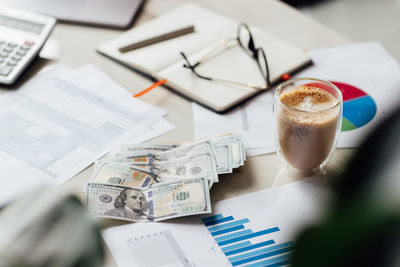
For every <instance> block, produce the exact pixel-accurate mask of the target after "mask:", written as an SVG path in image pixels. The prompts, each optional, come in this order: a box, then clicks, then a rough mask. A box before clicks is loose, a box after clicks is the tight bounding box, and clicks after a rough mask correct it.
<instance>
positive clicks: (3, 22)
mask: <svg viewBox="0 0 400 267" xmlns="http://www.w3.org/2000/svg"><path fill="white" fill-rule="evenodd" d="M0 26H5V27H8V28H13V29H17V30H21V31H25V32H30V33H35V34H40V32H41V31H42V30H43V27H44V25H43V24H39V23H36V22H32V21H27V20H22V19H16V18H11V17H7V16H3V15H0Z"/></svg>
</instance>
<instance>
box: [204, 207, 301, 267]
mask: <svg viewBox="0 0 400 267" xmlns="http://www.w3.org/2000/svg"><path fill="white" fill-rule="evenodd" d="M202 221H203V223H204V225H205V226H206V227H207V229H208V231H209V232H210V234H211V236H212V237H213V238H214V240H215V241H216V242H217V244H218V246H219V247H220V248H221V250H222V251H223V253H224V254H225V256H226V257H228V260H229V261H230V263H231V264H232V266H249V267H250V266H251V267H260V266H271V267H272V266H285V265H287V264H288V263H289V260H290V256H291V251H292V249H293V245H294V243H293V241H288V242H282V243H277V242H276V241H275V240H274V238H273V233H275V232H279V231H280V229H279V227H277V226H275V227H271V228H266V229H262V230H257V231H254V230H252V229H250V228H249V227H247V226H246V224H248V223H249V222H250V220H249V219H248V218H244V219H235V218H234V217H233V216H224V215H222V214H216V215H212V216H209V217H205V218H202Z"/></svg>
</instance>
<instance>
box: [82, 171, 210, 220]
mask: <svg viewBox="0 0 400 267" xmlns="http://www.w3.org/2000/svg"><path fill="white" fill-rule="evenodd" d="M86 204H87V207H88V210H89V211H90V212H91V213H92V214H94V215H96V216H99V217H106V218H113V219H119V220H127V221H133V222H146V221H161V220H166V219H170V218H175V217H182V216H187V215H193V214H204V213H210V212H211V202H210V194H209V191H208V185H207V179H205V178H191V179H182V180H175V181H170V182H164V183H160V184H155V185H153V186H149V187H147V188H142V189H135V188H130V187H126V186H118V185H110V184H101V183H88V184H87V190H86Z"/></svg>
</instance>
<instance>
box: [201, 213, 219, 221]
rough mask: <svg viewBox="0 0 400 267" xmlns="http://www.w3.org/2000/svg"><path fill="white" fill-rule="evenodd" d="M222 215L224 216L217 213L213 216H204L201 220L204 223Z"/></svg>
mask: <svg viewBox="0 0 400 267" xmlns="http://www.w3.org/2000/svg"><path fill="white" fill-rule="evenodd" d="M222 217H224V216H222V214H216V215H213V216H209V217H205V218H202V219H201V221H202V222H203V223H206V222H210V221H214V220H217V219H220V218H222Z"/></svg>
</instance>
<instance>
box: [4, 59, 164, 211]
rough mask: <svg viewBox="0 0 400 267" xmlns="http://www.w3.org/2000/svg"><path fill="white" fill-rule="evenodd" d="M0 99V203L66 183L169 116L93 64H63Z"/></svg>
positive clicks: (162, 126)
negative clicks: (38, 188)
mask: <svg viewBox="0 0 400 267" xmlns="http://www.w3.org/2000/svg"><path fill="white" fill-rule="evenodd" d="M0 104H1V106H0V122H1V128H0V160H1V162H2V165H1V167H0V181H1V182H2V184H3V186H2V189H1V191H0V192H1V194H0V205H2V204H4V203H5V202H7V201H9V200H10V199H11V198H13V197H14V196H15V195H17V194H19V193H22V192H23V191H24V190H27V189H29V188H32V187H34V186H38V185H40V184H42V183H52V184H61V183H63V182H65V181H66V180H68V179H70V178H72V177H73V176H74V175H75V174H77V173H78V172H80V171H81V170H83V169H84V168H86V167H87V166H89V165H90V164H91V163H92V162H93V161H95V160H96V159H97V158H99V157H100V156H102V155H103V154H105V153H106V152H108V151H110V150H112V149H113V148H114V147H116V146H117V145H119V144H121V143H122V142H126V141H129V138H131V137H132V136H133V135H134V134H135V133H137V134H138V135H139V134H140V133H141V131H142V130H145V129H146V128H147V131H149V129H148V128H149V126H150V125H151V124H152V123H155V122H158V123H162V122H160V119H162V116H163V115H165V112H164V111H163V110H161V109H159V108H156V107H153V106H151V105H149V104H147V103H144V102H143V101H140V100H138V99H135V98H133V97H132V96H131V95H130V94H129V93H128V92H127V91H126V90H124V89H123V88H122V87H120V86H119V85H118V84H116V83H115V82H113V81H112V80H111V79H109V78H108V77H107V76H106V75H104V74H103V73H101V72H100V71H99V70H97V69H96V68H94V67H93V66H86V67H83V68H81V69H77V70H70V69H68V68H66V67H60V66H58V67H56V68H55V69H54V70H50V71H47V72H44V73H41V74H39V75H38V76H37V77H35V78H34V79H32V80H31V81H29V82H28V83H27V84H26V85H24V86H23V87H22V88H20V89H18V90H17V91H15V92H10V93H7V94H5V95H2V96H1V97H0ZM159 127H161V128H162V130H163V129H165V128H167V129H170V127H169V125H167V126H165V125H160V126H159ZM150 132H152V135H154V136H156V135H157V134H156V133H154V130H153V131H151V129H150ZM144 139H145V138H144V137H142V138H141V140H140V141H142V140H144Z"/></svg>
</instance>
